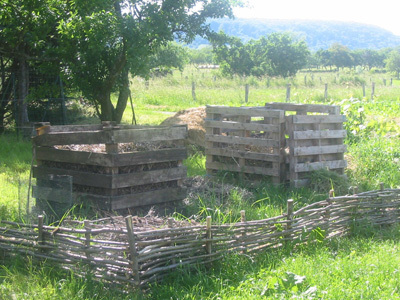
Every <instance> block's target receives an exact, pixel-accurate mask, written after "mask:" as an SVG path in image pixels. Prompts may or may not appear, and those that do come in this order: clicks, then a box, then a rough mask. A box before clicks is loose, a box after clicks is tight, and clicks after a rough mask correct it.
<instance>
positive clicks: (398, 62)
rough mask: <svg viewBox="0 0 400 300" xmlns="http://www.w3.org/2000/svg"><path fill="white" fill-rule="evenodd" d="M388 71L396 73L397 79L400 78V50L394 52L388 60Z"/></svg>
mask: <svg viewBox="0 0 400 300" xmlns="http://www.w3.org/2000/svg"><path fill="white" fill-rule="evenodd" d="M386 69H387V70H388V71H389V72H394V73H396V74H397V78H399V73H400V50H398V49H397V50H393V51H392V52H390V53H389V56H388V58H387V59H386Z"/></svg>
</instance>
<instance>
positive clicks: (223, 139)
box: [206, 134, 280, 147]
mask: <svg viewBox="0 0 400 300" xmlns="http://www.w3.org/2000/svg"><path fill="white" fill-rule="evenodd" d="M206 141H208V142H219V143H226V144H235V145H238V144H239V145H251V146H260V147H279V146H280V145H279V141H277V140H270V139H268V140H267V139H260V138H248V137H238V136H221V135H210V134H206Z"/></svg>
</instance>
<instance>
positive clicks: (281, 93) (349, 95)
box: [0, 68, 400, 299]
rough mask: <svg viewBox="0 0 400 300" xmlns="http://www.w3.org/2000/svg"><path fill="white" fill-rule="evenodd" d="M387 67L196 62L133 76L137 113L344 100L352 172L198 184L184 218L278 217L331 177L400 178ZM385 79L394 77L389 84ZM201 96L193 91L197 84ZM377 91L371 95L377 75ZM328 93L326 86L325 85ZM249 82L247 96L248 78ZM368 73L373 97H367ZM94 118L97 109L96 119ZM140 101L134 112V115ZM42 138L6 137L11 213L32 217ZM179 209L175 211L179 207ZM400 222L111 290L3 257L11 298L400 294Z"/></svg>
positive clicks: (4, 289) (2, 205) (373, 184)
mask: <svg viewBox="0 0 400 300" xmlns="http://www.w3.org/2000/svg"><path fill="white" fill-rule="evenodd" d="M391 78H392V76H391V75H390V74H386V73H379V72H370V71H365V70H361V69H355V70H341V71H340V72H339V73H337V72H327V71H322V70H319V71H318V70H313V72H309V71H307V72H306V71H304V72H301V73H299V74H298V75H297V76H296V77H295V78H289V79H281V78H270V79H257V78H246V79H244V78H239V77H235V78H223V77H221V76H220V75H219V74H218V71H216V70H197V69H195V68H187V69H186V70H185V71H184V72H183V73H180V72H174V73H173V74H172V75H168V76H167V77H160V78H157V77H154V78H151V79H149V80H148V81H147V82H146V80H144V79H142V78H133V79H131V92H132V97H133V104H134V111H135V116H136V120H137V122H138V124H160V123H161V122H162V121H163V120H164V119H166V118H167V117H169V116H172V115H173V114H174V113H175V112H177V111H180V110H183V109H186V108H190V107H198V106H204V105H207V104H217V105H229V106H241V105H248V106H262V105H264V104H265V103H266V102H284V101H286V86H287V84H291V95H290V102H293V103H314V104H335V105H340V106H341V109H342V112H343V113H344V114H345V115H346V117H347V119H348V121H347V123H346V130H347V133H348V137H347V139H346V143H347V145H348V153H347V154H346V158H347V160H348V163H349V167H348V169H347V170H346V175H347V177H348V181H347V182H346V183H343V182H342V181H332V180H330V181H329V180H328V183H327V184H325V185H323V184H322V185H314V186H313V189H307V188H303V189H291V188H288V187H284V186H280V187H273V186H270V185H268V184H267V183H265V184H259V185H251V186H250V185H248V184H246V183H242V182H238V183H237V188H234V189H232V190H231V191H230V193H229V195H228V197H227V198H224V199H221V198H219V196H218V195H208V196H207V197H204V196H203V195H199V197H198V201H196V202H195V203H194V204H193V205H191V206H190V207H188V208H187V211H186V212H184V213H183V215H179V216H180V217H185V216H189V215H192V214H197V215H199V217H200V218H205V217H206V216H207V215H212V216H213V220H218V221H219V222H232V221H236V220H237V219H238V218H239V217H240V210H242V209H245V210H246V216H247V218H248V219H249V220H250V219H261V218H265V217H266V216H272V215H274V214H278V213H280V212H281V211H282V210H284V209H285V205H286V204H285V203H286V200H287V199H289V198H292V199H294V200H295V202H296V203H297V205H298V207H297V208H299V207H300V206H302V205H305V204H308V203H311V202H314V201H318V200H320V199H322V198H323V197H325V196H326V195H327V192H328V191H329V189H331V188H332V185H333V187H334V188H335V189H339V188H340V187H341V186H337V185H346V187H347V186H358V187H359V190H361V191H363V190H369V189H376V188H378V186H379V183H381V182H382V183H384V184H385V186H386V187H392V188H396V187H399V186H400V143H399V138H400V99H399V98H400V81H399V80H395V79H393V80H392V84H390V82H391ZM385 81H386V84H385ZM193 82H195V86H196V91H195V92H196V99H193V97H192V83H193ZM373 82H374V83H375V93H374V96H373V98H372V97H371V88H372V83H373ZM326 83H327V84H328V94H327V97H325V84H326ZM246 84H248V85H249V87H250V93H249V99H248V102H247V103H246V102H245V85H246ZM363 84H364V85H365V91H366V93H365V94H366V96H365V97H363V88H362V86H363ZM86 121H87V122H93V121H96V120H93V119H90V120H89V119H86ZM131 121H132V108H131V107H130V106H129V107H127V109H126V112H125V114H124V118H123V122H124V123H131ZM31 160H32V148H31V144H30V142H29V141H26V140H23V139H22V138H21V137H17V136H15V134H12V133H8V134H5V135H2V136H0V182H1V185H0V195H1V196H0V197H1V198H0V218H1V219H7V220H20V219H21V218H22V219H23V218H24V216H25V206H26V199H27V195H28V182H29V169H30V165H31ZM185 164H186V165H187V166H188V170H189V175H190V176H192V175H204V174H205V166H204V165H205V157H204V154H203V153H201V152H196V153H193V154H192V155H191V156H190V157H189V158H188V159H187V160H186V162H185ZM179 216H178V215H175V217H179ZM399 238H400V227H399V226H395V227H392V228H370V230H363V231H359V230H357V228H354V229H353V231H352V234H351V235H350V236H348V237H345V238H337V239H335V240H330V241H325V240H323V241H319V242H315V243H312V244H309V245H305V246H302V247H298V248H293V247H287V248H284V249H280V250H276V251H275V250H274V251H266V252H262V253H259V254H256V255H245V254H236V255H230V256H227V257H225V258H224V259H223V260H221V261H219V262H217V263H216V264H215V265H214V266H213V267H212V268H210V269H206V268H203V267H198V268H195V269H185V268H184V269H180V270H178V271H176V272H173V273H171V276H170V278H168V279H166V280H165V281H164V282H161V283H159V284H156V285H153V286H151V287H149V289H148V290H147V291H145V292H144V293H143V294H137V293H133V292H132V293H127V294H122V293H120V292H118V291H115V290H112V289H109V288H108V287H107V286H103V285H102V284H100V283H96V282H94V281H93V280H92V279H91V278H90V276H88V278H78V277H77V276H74V274H70V273H65V272H62V270H59V269H58V268H57V267H55V266H51V265H48V264H44V265H40V266H37V265H35V264H34V263H33V262H31V261H29V260H26V259H24V258H15V260H13V261H4V262H3V265H2V268H1V269H0V278H1V279H0V280H1V281H0V298H1V299H38V298H42V299H141V298H145V299H294V298H296V299H297V298H299V299H313V298H316V299H321V298H323V299H361V298H366V299H377V298H378V299H398V298H400V289H399V288H398V287H399V286H400V276H399V271H400V269H399V266H400V260H399V257H400V255H399V252H400V243H399Z"/></svg>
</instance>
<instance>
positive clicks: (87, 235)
mask: <svg viewBox="0 0 400 300" xmlns="http://www.w3.org/2000/svg"><path fill="white" fill-rule="evenodd" d="M83 226H84V228H85V248H86V250H89V249H90V236H91V233H90V231H91V229H90V221H89V220H84V221H83ZM86 258H87V259H90V252H89V251H86Z"/></svg>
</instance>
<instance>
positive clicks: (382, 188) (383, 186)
mask: <svg viewBox="0 0 400 300" xmlns="http://www.w3.org/2000/svg"><path fill="white" fill-rule="evenodd" d="M380 189H381V192H383V191H384V190H385V184H384V183H383V182H381V183H380Z"/></svg>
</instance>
